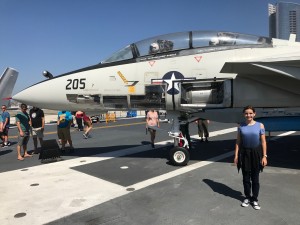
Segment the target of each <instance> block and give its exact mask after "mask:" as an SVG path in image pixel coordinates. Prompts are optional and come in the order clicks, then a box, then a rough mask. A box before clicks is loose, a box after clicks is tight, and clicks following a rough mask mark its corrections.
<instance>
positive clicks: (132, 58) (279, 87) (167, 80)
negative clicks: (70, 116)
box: [13, 31, 300, 164]
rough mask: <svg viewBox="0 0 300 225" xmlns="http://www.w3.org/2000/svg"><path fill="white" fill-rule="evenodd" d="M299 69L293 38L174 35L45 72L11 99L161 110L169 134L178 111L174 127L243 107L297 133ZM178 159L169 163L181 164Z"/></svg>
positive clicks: (234, 118) (228, 116) (235, 116)
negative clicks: (85, 63) (97, 60)
mask: <svg viewBox="0 0 300 225" xmlns="http://www.w3.org/2000/svg"><path fill="white" fill-rule="evenodd" d="M299 66H300V43H298V42H295V36H291V38H290V40H280V39H271V38H268V37H262V36H256V35H249V34H241V33H234V32H226V31H190V32H179V33H172V34H166V35H160V36H156V37H152V38H148V39H144V40H141V41H138V42H135V43H132V44H130V45H127V46H126V47H124V48H122V49H120V50H119V51H117V52H115V53H114V54H112V55H111V56H110V57H108V58H107V59H105V60H103V61H102V62H100V63H99V64H97V65H93V66H89V67H86V68H82V69H79V70H76V71H72V72H68V73H65V74H61V75H58V76H53V75H52V74H51V73H50V72H47V71H45V72H44V76H46V77H47V78H48V79H47V80H44V81H42V82H40V83H37V84H34V85H32V86H31V87H29V88H27V89H25V90H23V91H21V92H20V93H18V94H16V95H15V96H13V99H15V100H17V101H19V102H24V103H26V104H29V105H35V106H38V107H40V108H48V109H56V110H61V109H66V110H71V111H76V110H82V109H84V110H86V111H97V112H100V111H108V110H113V111H118V110H120V111H121V110H122V111H123V110H129V109H130V110H146V109H149V108H153V109H156V110H167V113H168V117H170V119H171V121H173V122H172V132H170V133H171V136H172V135H173V136H174V137H178V132H177V131H178V130H179V120H178V117H180V114H182V113H184V114H186V115H188V116H187V118H189V119H187V120H185V121H181V123H186V122H189V121H191V120H193V119H195V118H199V117H200V118H205V119H210V120H213V121H220V122H234V123H239V122H240V121H241V120H242V119H243V118H242V109H243V107H244V106H246V105H252V106H254V107H255V108H256V111H257V112H256V118H257V120H258V119H261V121H263V122H264V124H265V127H266V130H269V131H275V130H299V128H300V101H299V97H300V69H299ZM181 118H182V117H181ZM177 150H178V149H175V150H174V151H175V152H176V151H177ZM173 153H174V152H173ZM177 156H178V155H177ZM174 157H176V156H175V155H174ZM180 157H181V156H180V154H179V156H178V161H177V163H178V164H180V163H185V160H186V158H184V160H183V162H182V158H180ZM184 157H185V156H184Z"/></svg>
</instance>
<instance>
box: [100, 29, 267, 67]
mask: <svg viewBox="0 0 300 225" xmlns="http://www.w3.org/2000/svg"><path fill="white" fill-rule="evenodd" d="M249 45H250V46H251V47H254V46H261V45H264V46H272V39H271V38H268V37H261V36H255V35H248V34H240V33H233V32H218V31H192V32H180V33H172V34H166V35H160V36H156V37H152V38H148V39H145V40H142V41H139V42H136V43H133V44H131V45H128V46H126V47H125V48H122V49H120V50H119V51H117V52H115V53H114V54H112V55H111V56H110V57H109V58H107V59H106V60H104V61H102V62H101V63H111V62H117V61H121V60H129V59H133V58H134V57H144V56H148V55H156V54H159V53H165V52H172V51H178V50H184V49H196V48H212V49H214V50H218V48H220V49H221V47H222V48H224V46H227V48H226V49H230V48H239V47H240V48H242V47H247V46H249ZM230 46H231V47H230Z"/></svg>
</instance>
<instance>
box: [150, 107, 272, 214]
mask: <svg viewBox="0 0 300 225" xmlns="http://www.w3.org/2000/svg"><path fill="white" fill-rule="evenodd" d="M243 113H244V118H245V122H243V123H240V124H239V126H238V132H237V139H236V144H235V154H234V160H233V161H234V164H236V165H237V168H238V171H239V170H240V169H241V170H242V175H243V187H244V195H245V199H244V201H243V202H242V204H241V206H242V207H248V206H249V205H250V204H251V205H252V207H253V208H254V209H255V210H259V209H260V208H261V207H260V205H259V203H258V195H259V190H260V181H259V174H260V172H262V171H263V168H264V167H265V166H266V165H267V144H266V137H265V127H264V125H263V124H262V123H259V122H257V121H255V120H254V117H255V115H256V114H255V108H254V107H252V106H246V107H245V108H244V109H243ZM179 119H180V117H179ZM182 119H183V120H186V118H182ZM196 123H197V125H198V134H199V137H200V138H201V142H203V141H204V138H205V141H206V142H207V141H208V137H209V132H208V124H209V120H204V119H198V120H196ZM188 124H189V123H186V124H183V125H182V126H181V127H180V129H181V132H182V133H183V135H185V137H186V138H187V140H188V143H189V148H190V149H191V143H190V136H189V129H188ZM155 127H159V117H158V113H157V111H155V110H153V109H151V110H150V111H149V112H148V113H147V116H146V129H147V130H148V131H149V132H150V136H151V145H152V148H154V146H155V145H154V140H155V134H156V129H155Z"/></svg>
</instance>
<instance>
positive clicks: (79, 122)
mask: <svg viewBox="0 0 300 225" xmlns="http://www.w3.org/2000/svg"><path fill="white" fill-rule="evenodd" d="M76 123H77V125H78V130H83V126H82V118H76Z"/></svg>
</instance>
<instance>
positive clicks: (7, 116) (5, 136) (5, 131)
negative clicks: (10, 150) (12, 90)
mask: <svg viewBox="0 0 300 225" xmlns="http://www.w3.org/2000/svg"><path fill="white" fill-rule="evenodd" d="M1 109H2V114H1V117H2V122H3V131H2V134H1V138H2V140H3V143H2V147H7V146H10V142H9V141H8V130H9V125H10V114H9V112H7V109H6V105H2V107H1Z"/></svg>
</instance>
